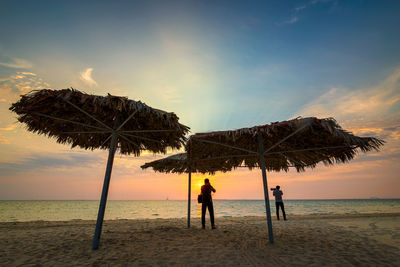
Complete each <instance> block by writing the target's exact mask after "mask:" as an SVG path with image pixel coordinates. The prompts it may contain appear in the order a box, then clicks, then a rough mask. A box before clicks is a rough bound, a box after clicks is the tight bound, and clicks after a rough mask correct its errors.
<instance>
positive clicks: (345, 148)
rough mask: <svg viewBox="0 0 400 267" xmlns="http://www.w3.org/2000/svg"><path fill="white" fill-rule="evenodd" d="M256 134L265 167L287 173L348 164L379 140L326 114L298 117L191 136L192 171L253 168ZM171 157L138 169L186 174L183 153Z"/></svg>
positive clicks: (377, 145) (380, 142) (379, 143)
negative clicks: (323, 116) (260, 140)
mask: <svg viewBox="0 0 400 267" xmlns="http://www.w3.org/2000/svg"><path fill="white" fill-rule="evenodd" d="M258 133H259V134H261V135H262V137H263V149H264V151H265V154H264V158H265V161H266V168H267V170H269V171H271V170H273V171H280V170H284V171H288V170H289V167H295V168H296V170H297V171H304V170H305V168H307V167H309V168H314V167H315V166H316V165H317V163H319V162H323V163H324V164H326V165H330V164H334V163H340V162H348V161H349V160H351V159H353V158H354V157H355V155H356V154H357V153H358V152H359V151H362V152H367V151H370V150H378V149H379V148H380V147H381V146H382V145H383V144H384V141H383V140H380V139H377V138H373V137H358V136H355V135H353V134H352V133H350V132H347V131H345V130H343V129H342V128H341V127H340V126H339V125H338V124H337V123H336V121H335V120H334V119H332V118H328V119H317V118H300V119H299V118H298V119H294V120H289V121H284V122H278V123H271V124H267V125H262V126H255V127H252V128H242V129H238V130H232V131H219V132H210V133H200V134H195V135H192V136H190V138H189V142H188V143H187V145H186V150H187V151H188V152H189V153H190V155H191V166H192V171H196V172H201V173H206V172H208V173H214V172H215V171H223V172H226V171H229V170H232V169H234V168H237V167H241V166H245V167H248V168H249V169H252V168H257V167H259V154H258V151H259V143H258V139H257V138H258V136H257V135H258ZM216 143H219V144H216ZM221 144H222V145H221ZM234 147H236V148H234ZM237 148H239V149H241V150H239V149H237ZM174 157H175V156H172V157H168V158H165V159H162V160H157V161H153V162H150V163H146V164H145V165H143V166H142V168H148V167H152V168H153V169H154V170H155V171H160V172H176V173H183V172H187V171H188V161H187V159H186V156H185V157H183V156H180V157H178V158H179V159H180V160H179V161H178V160H176V158H174Z"/></svg>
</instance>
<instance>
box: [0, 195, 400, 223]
mask: <svg viewBox="0 0 400 267" xmlns="http://www.w3.org/2000/svg"><path fill="white" fill-rule="evenodd" d="M213 203H214V210H215V216H216V217H245V216H265V203H264V200H218V199H216V200H214V201H213ZM187 204H188V203H187V200H109V201H108V202H107V207H106V212H105V217H104V218H105V220H118V219H156V218H184V217H186V216H187V206H188V205H187ZM270 206H271V212H272V214H274V213H275V203H274V201H271V202H270ZM98 208H99V201H94V200H84V201H80V200H60V201H58V200H52V201H48V200H40V201H37V200H35V201H0V222H24V221H80V220H95V219H96V218H97V212H98ZM285 210H286V213H287V214H288V215H329V214H361V213H399V212H400V199H335V200H285ZM200 216H201V204H198V203H197V201H195V200H192V201H191V217H200Z"/></svg>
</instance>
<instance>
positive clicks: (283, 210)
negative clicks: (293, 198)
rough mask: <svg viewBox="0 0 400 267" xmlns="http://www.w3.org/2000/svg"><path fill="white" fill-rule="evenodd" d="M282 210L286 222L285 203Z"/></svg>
mask: <svg viewBox="0 0 400 267" xmlns="http://www.w3.org/2000/svg"><path fill="white" fill-rule="evenodd" d="M281 208H282V214H283V219H284V220H285V221H286V213H285V206H284V205H283V202H282V203H281Z"/></svg>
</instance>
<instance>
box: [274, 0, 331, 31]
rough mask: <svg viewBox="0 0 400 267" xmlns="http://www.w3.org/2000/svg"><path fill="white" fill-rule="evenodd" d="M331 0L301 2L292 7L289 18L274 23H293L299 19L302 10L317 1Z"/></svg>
mask: <svg viewBox="0 0 400 267" xmlns="http://www.w3.org/2000/svg"><path fill="white" fill-rule="evenodd" d="M332 1H333V0H312V1H309V2H307V3H305V4H302V5H300V6H297V7H295V8H293V10H292V13H293V15H292V17H291V18H290V19H288V20H285V21H283V22H280V23H276V24H277V25H284V24H294V23H296V22H298V21H299V13H300V12H302V11H304V10H305V9H307V8H308V7H310V6H313V5H316V4H318V3H328V2H332Z"/></svg>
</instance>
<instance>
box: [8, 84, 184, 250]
mask: <svg viewBox="0 0 400 267" xmlns="http://www.w3.org/2000/svg"><path fill="white" fill-rule="evenodd" d="M10 110H12V111H14V112H15V113H17V114H18V120H19V121H20V122H22V123H25V124H26V126H27V129H28V130H29V131H32V132H35V133H38V134H44V135H47V136H48V137H54V138H56V140H57V142H58V143H63V144H64V143H66V144H71V146H72V147H76V146H78V147H81V148H84V149H90V150H93V149H97V148H100V149H107V150H109V154H108V160H107V168H106V173H105V178H104V184H103V191H102V195H101V201H100V207H99V213H98V217H97V223H96V229H95V235H94V239H93V249H97V248H98V246H99V240H100V235H101V228H102V224H103V218H104V211H105V207H106V201H107V195H108V187H109V183H110V178H111V170H112V165H113V161H114V154H115V152H116V150H117V149H119V150H120V153H122V154H134V155H135V156H139V155H140V153H141V151H143V150H149V151H151V152H153V153H165V152H166V149H167V147H171V148H176V149H178V148H180V147H181V146H182V145H184V142H185V140H186V139H185V135H186V134H187V133H188V131H189V127H187V126H185V125H182V124H180V123H179V122H178V119H179V118H178V117H177V116H176V115H175V114H174V113H169V112H165V111H162V110H158V109H154V108H151V107H149V106H147V105H146V104H144V103H141V102H140V101H133V100H130V99H128V98H126V97H118V96H112V95H110V94H109V95H107V96H104V97H103V96H96V95H89V94H85V93H82V92H80V91H78V90H74V89H63V90H50V89H43V90H35V91H32V92H30V93H28V94H26V95H22V96H21V99H20V100H19V101H18V102H16V103H14V104H12V106H11V107H10Z"/></svg>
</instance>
